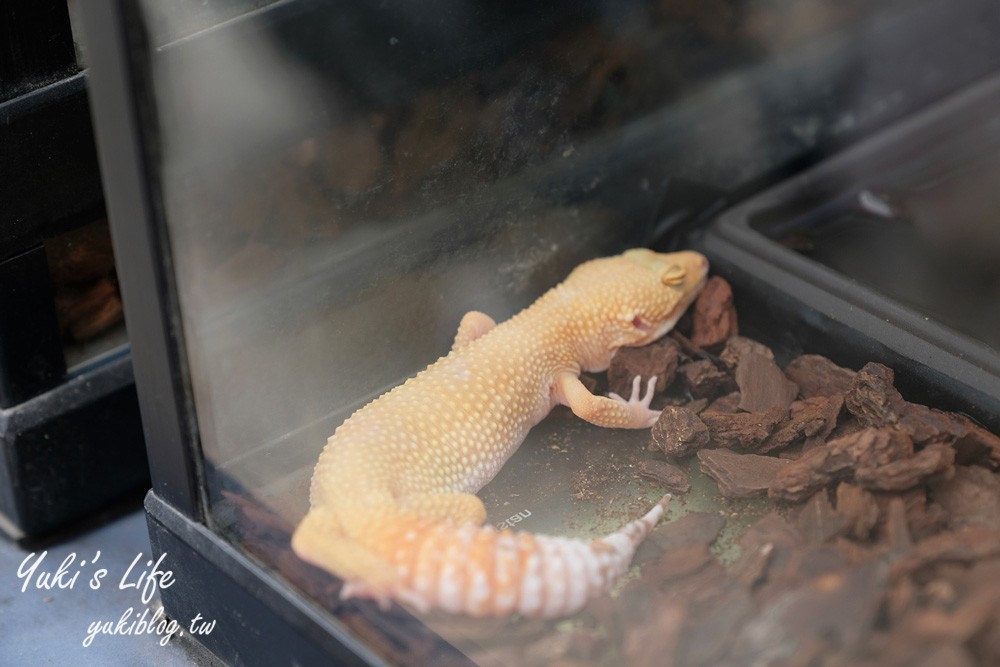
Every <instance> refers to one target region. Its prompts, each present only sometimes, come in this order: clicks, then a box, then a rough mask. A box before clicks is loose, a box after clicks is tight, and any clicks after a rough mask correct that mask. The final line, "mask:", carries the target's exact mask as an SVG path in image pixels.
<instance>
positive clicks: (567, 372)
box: [292, 249, 708, 617]
mask: <svg viewBox="0 0 1000 667" xmlns="http://www.w3.org/2000/svg"><path fill="white" fill-rule="evenodd" d="M707 271H708V262H707V261H706V259H705V258H704V257H703V256H702V255H700V254H698V253H695V252H678V253H670V254H660V253H654V252H652V251H650V250H645V249H636V250H629V251H627V252H625V253H623V254H622V255H618V256H615V257H608V258H603V259H597V260H593V261H590V262H587V263H585V264H582V265H580V266H579V267H577V268H576V269H575V270H574V271H573V272H572V273H571V274H570V275H569V277H568V278H567V279H566V280H565V281H564V282H563V283H561V284H560V285H557V286H556V287H554V288H553V289H551V290H549V291H548V292H547V293H546V294H544V295H543V296H542V297H541V298H540V299H538V301H536V302H535V303H534V304H533V305H532V306H531V307H529V308H527V309H525V310H523V311H521V312H520V313H518V314H517V315H515V316H514V317H512V318H511V319H510V320H508V321H506V322H503V323H502V324H499V325H497V324H495V323H494V322H493V320H492V319H490V318H489V317H488V316H486V315H484V314H482V313H478V312H475V311H473V312H470V313H468V314H467V315H466V316H465V317H464V318H463V319H462V322H461V325H460V326H459V331H458V334H457V335H456V337H455V344H454V346H453V347H452V351H451V352H450V353H449V354H448V355H447V356H445V357H442V358H441V359H439V360H438V361H437V362H435V363H434V364H432V365H431V366H429V367H428V368H427V369H425V370H424V371H423V372H421V373H419V374H418V375H416V376H415V377H413V378H411V379H409V380H407V381H406V382H405V383H404V384H403V385H400V386H398V387H396V388H395V389H393V390H392V391H390V392H388V393H386V394H383V395H382V396H380V397H379V398H377V399H376V400H374V401H372V402H371V403H369V404H368V405H366V406H364V407H363V408H361V409H360V410H358V411H357V412H355V413H354V414H353V415H352V416H351V417H350V418H349V419H348V420H347V421H345V422H344V423H343V424H342V425H341V426H340V428H338V429H337V431H336V432H335V433H334V434H333V436H332V437H331V438H330V440H329V442H328V443H327V445H326V448H325V449H324V450H323V452H322V454H321V455H320V458H319V462H318V463H317V464H316V469H315V472H314V474H313V480H312V488H311V498H310V502H311V509H310V511H309V513H308V514H307V515H306V517H305V518H304V519H303V520H302V522H301V523H300V524H299V526H298V528H297V529H296V531H295V534H294V536H293V538H292V548H293V549H294V550H295V552H296V553H297V554H298V555H299V556H300V557H301V558H302V559H304V560H306V561H308V562H310V563H313V564H315V565H317V566H319V567H322V568H324V569H326V570H328V571H330V572H332V573H333V574H335V575H337V576H340V577H342V578H343V579H345V581H346V585H345V588H344V591H345V594H347V595H364V596H369V597H374V598H377V599H379V600H383V601H384V600H388V599H396V600H399V601H401V602H406V603H410V604H412V605H414V606H415V607H417V608H418V609H421V610H425V609H429V608H441V609H444V610H446V611H450V612H455V613H466V614H470V615H473V616H497V615H504V614H508V613H511V612H519V613H521V614H523V615H526V616H542V617H555V616H560V615H564V614H569V613H572V612H574V611H577V610H578V609H580V608H581V607H582V606H583V605H584V604H585V603H586V601H587V599H588V598H590V597H593V596H595V595H599V594H601V593H603V592H605V591H607V590H608V589H609V588H610V587H611V586H612V585H613V584H614V582H615V581H616V580H617V579H618V578H619V577H620V576H621V575H622V574H623V573H624V572H625V571H626V570H627V569H628V566H629V563H630V562H631V560H632V556H633V554H634V553H635V549H636V548H637V547H638V545H639V543H640V542H641V541H642V540H643V539H644V538H645V536H646V534H647V533H648V532H649V530H650V529H652V527H653V526H655V525H656V522H657V521H658V520H659V519H660V517H661V516H662V513H663V507H664V505H665V504H666V501H667V500H668V499H669V496H667V497H665V498H664V499H663V500H662V501H660V503H659V504H658V505H657V506H656V507H654V508H653V509H652V510H650V512H649V513H647V514H646V515H645V516H644V517H642V518H640V519H638V520H636V521H633V522H632V523H629V524H628V525H626V526H625V527H623V528H622V529H621V530H619V531H617V532H615V533H613V534H611V535H608V536H606V537H604V538H601V539H596V540H590V541H587V540H578V539H568V538H560V537H549V536H544V535H531V534H528V533H514V532H511V531H510V530H502V531H497V530H496V529H494V528H493V527H492V526H484V525H483V523H484V521H485V520H486V510H485V508H484V507H483V503H482V501H480V500H479V498H477V497H476V496H475V495H473V494H474V493H475V492H476V491H478V490H479V489H480V488H482V487H483V486H484V485H485V484H486V483H487V482H489V481H490V480H491V479H493V476H494V475H496V473H497V471H498V470H499V469H500V468H501V466H503V464H504V463H505V462H506V461H507V459H508V458H510V456H511V455H512V454H513V453H514V452H515V451H516V450H517V448H518V447H519V446H520V444H521V443H522V442H523V441H524V438H525V436H526V435H527V433H528V431H529V430H530V429H531V427H533V426H534V425H535V424H537V423H538V422H539V421H541V420H542V419H543V418H544V417H545V416H546V415H547V414H548V413H549V411H550V410H551V409H552V408H553V407H554V406H555V405H557V404H563V405H568V406H569V407H570V408H571V409H572V410H573V412H574V413H575V414H577V415H578V416H579V417H581V418H583V419H585V420H587V421H589V422H591V423H593V424H597V425H599V426H606V427H612V428H646V427H649V426H650V425H651V424H652V423H654V422H655V421H656V418H657V417H658V414H659V413H658V412H656V411H654V410H650V409H649V407H648V406H649V399H650V398H651V397H652V386H651V384H652V383H650V386H649V387H647V388H646V391H645V396H641V394H642V391H641V388H640V387H639V382H638V378H636V382H635V383H634V386H633V392H632V396H631V397H630V398H629V399H628V400H625V399H623V398H621V397H618V396H612V397H610V398H605V397H601V396H594V395H592V394H591V393H590V392H589V391H588V390H587V389H586V388H585V387H584V386H583V384H582V383H581V382H580V380H579V375H580V372H581V371H582V370H587V371H599V370H605V369H606V368H607V367H608V365H609V364H610V362H611V358H612V356H613V355H614V353H615V352H616V351H617V350H618V349H619V348H620V347H623V346H638V345H645V344H646V343H650V342H652V341H653V340H655V339H657V338H659V337H660V336H662V335H663V334H664V333H666V332H667V331H668V330H669V329H670V328H671V327H673V325H674V324H675V323H676V322H677V320H678V318H680V316H681V314H682V313H683V311H684V310H685V309H686V308H687V306H688V305H689V304H690V303H691V302H692V301H693V300H694V298H695V296H696V295H697V294H698V291H699V290H700V289H701V287H702V286H703V285H704V283H705V278H706V274H707ZM654 381H655V380H654Z"/></svg>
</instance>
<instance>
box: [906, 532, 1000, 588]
mask: <svg viewBox="0 0 1000 667" xmlns="http://www.w3.org/2000/svg"><path fill="white" fill-rule="evenodd" d="M997 556H1000V531H997V530H993V529H992V528H987V527H985V526H966V527H965V528H959V529H958V530H956V531H952V532H947V533H940V534H938V535H933V536H931V537H928V538H927V539H925V540H923V541H922V542H920V543H919V544H917V545H916V546H915V547H914V548H913V549H912V550H911V551H910V552H909V553H907V554H906V555H904V556H903V557H902V558H900V559H899V560H897V561H896V562H894V563H893V564H892V566H891V567H890V569H889V576H890V577H891V578H893V579H895V578H898V577H903V576H909V575H912V574H913V573H915V572H917V571H919V570H921V569H923V568H925V567H927V566H929V565H934V564H937V563H942V562H948V563H973V562H975V561H979V560H984V559H986V558H996V557H997Z"/></svg>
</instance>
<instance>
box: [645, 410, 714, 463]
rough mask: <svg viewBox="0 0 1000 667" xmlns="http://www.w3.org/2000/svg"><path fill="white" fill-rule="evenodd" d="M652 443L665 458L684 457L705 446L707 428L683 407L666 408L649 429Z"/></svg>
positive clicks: (707, 439)
mask: <svg viewBox="0 0 1000 667" xmlns="http://www.w3.org/2000/svg"><path fill="white" fill-rule="evenodd" d="M651 432H652V435H653V442H654V443H655V444H656V446H657V447H659V448H660V449H661V450H662V451H663V453H664V454H666V455H667V456H685V455H687V454H691V453H692V452H695V451H697V450H699V449H701V448H702V447H704V446H706V445H707V444H708V442H709V439H710V437H711V436H710V434H709V432H708V427H707V426H705V423H704V422H702V421H701V419H699V418H698V415H697V414H695V413H694V412H692V411H691V410H689V409H688V408H685V407H666V408H664V409H663V412H661V413H660V418H659V419H657V420H656V423H655V424H653V428H652V429H651Z"/></svg>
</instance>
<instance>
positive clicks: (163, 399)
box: [82, 0, 204, 521]
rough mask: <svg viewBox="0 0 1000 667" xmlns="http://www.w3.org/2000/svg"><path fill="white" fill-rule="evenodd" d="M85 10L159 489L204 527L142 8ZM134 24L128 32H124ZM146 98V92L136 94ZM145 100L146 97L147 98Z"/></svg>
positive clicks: (121, 2) (115, 3)
mask: <svg viewBox="0 0 1000 667" xmlns="http://www.w3.org/2000/svg"><path fill="white" fill-rule="evenodd" d="M84 9H85V11H84V12H83V13H82V21H83V27H84V33H85V39H86V43H87V44H88V47H89V48H88V50H87V53H88V59H89V62H90V65H91V68H92V72H93V75H92V76H91V108H92V110H93V115H94V126H95V128H96V131H97V135H98V138H99V142H98V149H99V150H98V153H99V157H100V163H101V172H102V173H103V175H104V188H105V192H106V197H107V202H108V211H109V213H110V217H111V220H112V221H113V222H112V225H111V234H112V241H113V243H114V249H115V257H116V261H117V267H118V275H119V279H120V282H121V286H122V301H123V303H124V306H125V321H126V325H127V326H128V330H129V335H130V338H131V339H132V341H133V347H132V349H133V368H134V372H135V379H136V384H137V385H138V386H141V387H143V389H142V394H141V396H140V401H139V406H140V411H141V413H142V422H143V427H144V432H145V436H146V450H147V453H148V457H149V467H150V476H151V478H152V484H153V490H154V491H156V493H157V494H158V495H159V496H160V497H162V498H163V499H164V500H166V501H167V502H169V503H170V504H171V505H172V506H173V507H174V508H176V509H177V510H179V511H180V512H182V513H183V514H184V515H185V516H186V517H188V518H189V519H192V520H194V521H203V520H204V505H203V502H202V499H201V497H200V495H199V487H200V486H201V479H202V474H201V470H200V467H199V464H198V461H199V456H200V449H199V446H198V439H197V430H196V426H195V422H194V407H193V401H192V398H191V389H190V385H189V383H188V381H187V376H186V362H185V361H184V360H185V355H184V340H183V333H182V332H181V325H180V322H179V320H178V317H177V313H178V306H177V295H176V289H175V286H174V282H173V274H172V273H171V271H170V267H171V266H172V263H171V260H170V257H171V251H170V243H169V242H168V239H167V237H166V229H165V226H164V224H163V220H162V215H163V213H162V207H161V206H160V205H159V203H160V195H159V192H158V191H157V187H158V183H159V181H158V179H157V178H156V175H155V174H154V173H151V169H152V167H151V166H150V165H153V164H155V160H153V159H151V158H150V151H151V150H153V147H151V146H150V145H149V137H148V135H146V134H144V133H143V132H142V130H141V128H142V127H143V125H144V124H146V126H147V127H155V123H154V119H153V118H152V117H151V115H150V114H151V111H150V110H149V108H148V106H143V103H142V101H141V100H143V99H144V100H151V99H152V93H151V91H149V90H148V89H143V88H142V85H143V83H144V82H145V83H148V82H149V77H148V76H144V74H145V72H143V71H137V69H136V67H137V65H136V63H139V65H138V66H139V67H141V66H143V65H148V63H147V62H146V60H145V58H146V53H147V50H146V45H145V44H144V43H143V39H144V35H143V34H142V33H141V31H139V30H137V28H138V27H141V26H142V22H141V21H140V20H139V19H138V16H137V12H138V8H137V6H136V3H134V2H128V1H127V0H92V1H89V2H88V3H87V6H86V7H85V8H84ZM126 25H129V26H131V30H130V29H129V28H127V27H126ZM139 91H141V92H139ZM143 95H145V97H143Z"/></svg>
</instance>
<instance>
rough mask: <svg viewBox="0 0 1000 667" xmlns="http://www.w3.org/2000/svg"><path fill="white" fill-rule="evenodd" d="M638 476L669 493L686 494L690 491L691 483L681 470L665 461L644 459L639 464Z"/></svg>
mask: <svg viewBox="0 0 1000 667" xmlns="http://www.w3.org/2000/svg"><path fill="white" fill-rule="evenodd" d="M639 475H640V476H641V477H644V478H646V479H651V480H653V481H654V482H657V483H658V484H660V485H661V486H663V487H665V488H666V489H667V490H669V491H674V492H676V493H687V492H688V491H690V490H691V482H690V481H688V476H687V475H686V474H685V473H684V471H683V470H681V469H680V468H678V467H677V466H675V465H672V464H670V463H667V462H666V461H656V460H654V459H646V460H645V461H640V462H639Z"/></svg>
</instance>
